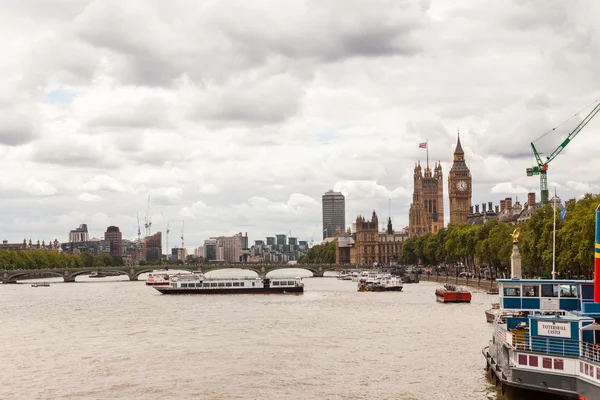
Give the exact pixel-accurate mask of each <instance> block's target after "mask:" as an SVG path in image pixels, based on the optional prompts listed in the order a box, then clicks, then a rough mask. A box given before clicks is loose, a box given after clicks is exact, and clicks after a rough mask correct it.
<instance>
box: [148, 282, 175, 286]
mask: <svg viewBox="0 0 600 400" xmlns="http://www.w3.org/2000/svg"><path fill="white" fill-rule="evenodd" d="M169 284H170V282H169V281H165V282H146V286H169Z"/></svg>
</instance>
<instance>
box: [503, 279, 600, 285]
mask: <svg viewBox="0 0 600 400" xmlns="http://www.w3.org/2000/svg"><path fill="white" fill-rule="evenodd" d="M496 282H498V283H559V284H563V285H567V284H582V283H590V284H593V283H594V281H591V280H581V279H579V280H575V279H515V278H513V279H496Z"/></svg>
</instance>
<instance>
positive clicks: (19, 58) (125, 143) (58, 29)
mask: <svg viewBox="0 0 600 400" xmlns="http://www.w3.org/2000/svg"><path fill="white" fill-rule="evenodd" d="M21 3H23V4H21ZM59 3H60V4H59ZM364 4H366V3H360V2H347V1H327V2H318V3H317V2H315V3H313V2H300V1H296V2H294V1H290V2H285V3H281V4H279V3H266V2H264V3H254V2H253V3H252V4H250V3H246V2H229V1H224V2H219V3H214V4H213V3H203V6H202V7H200V6H198V5H197V2H192V1H190V2H185V1H181V2H174V3H169V4H167V3H164V4H163V3H160V4H158V3H151V2H134V1H132V2H127V3H123V2H118V1H92V0H89V1H86V0H77V1H69V2H62V3H61V2H52V5H49V4H45V3H39V4H31V3H27V4H25V3H24V2H12V3H9V4H6V5H3V6H2V11H3V12H2V13H0V21H1V22H2V26H3V35H0V44H2V45H3V46H2V47H3V49H4V52H5V54H6V56H5V57H3V58H2V60H1V61H0V88H1V89H2V90H1V91H0V104H1V105H2V107H0V154H2V158H1V159H0V160H1V161H0V163H1V164H0V193H2V199H3V210H4V212H3V213H2V214H1V217H0V232H1V237H0V239H6V240H8V241H9V242H16V243H18V242H22V240H23V238H28V239H29V238H31V239H33V240H34V241H35V240H37V239H38V238H39V239H40V241H41V240H43V239H45V240H46V241H48V240H54V239H55V238H57V239H58V240H59V241H60V242H65V241H66V239H67V237H68V232H69V231H70V230H73V229H76V228H77V227H78V226H80V225H81V224H87V226H88V227H89V232H90V237H92V236H95V237H101V235H102V234H103V233H104V231H105V229H106V228H107V227H108V226H112V225H114V226H118V227H119V228H120V231H121V233H122V235H123V238H127V239H136V238H137V231H138V223H137V215H138V214H139V217H140V226H141V231H142V234H143V232H144V217H145V215H146V209H147V198H148V196H150V216H151V218H152V222H153V224H152V233H155V232H158V231H162V232H163V245H165V244H166V243H165V242H166V238H165V236H166V233H165V231H166V226H167V223H169V225H170V230H171V232H170V235H169V247H171V248H172V247H178V246H179V245H180V239H179V237H180V236H181V230H182V221H183V220H185V238H186V240H185V244H186V248H188V249H191V248H195V247H198V246H200V245H202V243H203V241H204V240H205V239H208V238H210V237H213V236H220V235H233V234H235V233H237V232H240V231H243V232H248V234H249V236H250V237H251V238H252V240H254V239H256V238H265V237H268V236H272V235H274V234H278V233H285V234H289V231H291V232H292V235H293V236H295V237H298V238H299V239H300V240H308V241H310V240H311V238H314V239H315V242H317V243H318V242H319V239H320V238H321V237H322V232H319V231H320V230H321V229H322V228H320V227H321V226H322V210H321V196H322V194H323V193H324V192H325V191H327V190H328V189H332V190H334V191H339V192H341V193H343V194H344V196H345V197H346V199H345V208H346V215H345V220H346V224H347V225H348V224H349V222H351V221H353V220H355V219H356V217H357V216H358V215H364V214H366V213H368V215H370V213H371V212H372V210H376V211H377V214H378V215H379V217H380V219H381V220H382V221H383V220H385V221H387V219H388V217H389V216H391V218H392V221H393V224H394V227H397V228H403V227H405V226H407V225H408V215H409V212H408V209H409V206H410V202H411V195H412V193H413V186H412V175H413V168H414V164H415V162H417V161H419V160H420V162H421V165H424V164H425V163H426V153H425V149H421V148H419V143H422V142H425V141H427V143H428V149H429V162H430V164H431V166H433V165H434V163H435V162H438V161H439V162H441V165H442V170H443V171H444V191H445V199H444V201H445V202H444V223H445V224H447V223H448V222H449V215H450V214H449V210H448V201H447V178H448V171H450V167H451V165H452V156H453V150H454V148H455V144H456V131H457V128H460V135H461V141H462V146H463V149H464V152H465V159H466V161H467V165H468V167H469V169H470V171H471V172H472V173H473V182H472V184H473V187H472V191H473V193H472V203H473V204H481V203H487V202H489V201H492V202H494V204H498V202H499V201H500V200H502V199H504V198H506V197H512V198H513V199H515V197H517V196H518V198H519V200H520V201H521V202H524V201H525V200H526V198H527V193H529V192H535V193H536V194H537V196H538V198H539V179H538V178H537V177H527V176H526V172H525V170H526V168H528V167H532V166H533V165H534V161H533V160H532V157H531V151H530V145H529V143H530V142H531V141H534V140H535V139H537V138H538V137H540V136H542V135H543V134H545V133H546V132H548V131H549V130H551V129H552V128H554V127H557V126H559V125H560V127H559V128H558V129H557V131H554V132H552V133H550V134H549V135H548V136H545V137H544V138H543V139H541V140H540V141H539V142H536V146H537V147H538V150H539V151H541V152H542V153H544V156H545V155H548V154H550V152H551V151H552V150H553V149H554V148H555V147H556V146H557V145H558V144H559V143H560V142H561V140H562V139H563V138H564V136H565V135H566V133H568V132H569V130H570V129H572V128H573V127H574V126H575V125H576V123H577V122H578V121H579V120H581V118H582V116H579V117H576V118H574V119H572V120H570V121H568V122H567V123H566V124H563V125H561V123H563V121H565V120H567V119H568V118H569V117H571V116H573V115H574V114H575V113H577V112H579V111H580V110H582V109H584V107H586V106H588V105H589V104H590V103H592V102H593V101H594V100H596V99H597V98H598V97H599V96H600V92H598V91H597V90H596V89H595V87H594V85H593V84H592V82H597V81H598V78H599V77H598V75H599V74H600V72H599V71H598V70H597V68H596V67H595V66H596V65H597V61H598V60H599V59H600V46H598V43H599V42H600V32H599V29H600V28H598V27H597V24H596V22H595V20H594V18H593V16H595V15H597V14H598V12H600V4H596V3H585V4H584V3H583V2H577V1H575V2H569V3H564V2H548V3H547V4H546V6H545V7H539V6H538V5H536V4H534V3H529V2H523V3H520V2H510V3H498V4H483V3H479V2H475V1H466V0H461V1H456V2H446V1H439V0H438V1H435V0H432V1H430V2H390V1H380V2H370V3H368V7H367V6H364ZM594 10H596V11H594ZM117 15H118V16H119V17H118V18H116V17H115V16H117ZM257 15H260V16H261V17H260V18H257V17H256V16H257ZM266 20H268V21H269V22H268V24H266V25H265V21H266ZM265 26H268V29H266V28H265ZM198 38H208V40H198ZM40 66H44V67H43V68H40ZM587 111H589V108H588V109H587ZM584 115H585V113H584ZM599 132H600V117H598V119H594V120H592V121H591V122H590V123H589V124H588V126H587V127H586V128H585V129H584V130H583V131H582V132H581V133H580V134H579V136H578V137H577V139H575V140H574V141H573V142H572V143H571V144H569V147H568V148H567V149H566V150H565V151H564V152H563V153H561V154H560V155H559V156H558V157H557V158H556V160H554V161H553V162H552V164H550V167H549V170H548V186H549V187H550V191H551V192H552V193H554V188H555V187H556V189H557V192H558V195H559V197H561V198H562V199H570V198H578V197H580V196H581V195H582V194H584V193H586V192H594V193H597V192H598V191H600V187H599V186H598V184H597V182H599V181H600V171H597V170H596V169H595V168H593V167H594V165H593V162H594V157H593V155H594V153H593V152H591V151H590V149H595V148H600V135H598V133H599ZM388 210H390V211H389V212H388ZM388 214H390V215H388ZM315 227H317V228H315ZM315 230H316V232H315Z"/></svg>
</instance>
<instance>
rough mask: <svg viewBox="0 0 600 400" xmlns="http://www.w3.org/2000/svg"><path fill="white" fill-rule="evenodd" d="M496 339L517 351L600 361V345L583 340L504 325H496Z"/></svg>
mask: <svg viewBox="0 0 600 400" xmlns="http://www.w3.org/2000/svg"><path fill="white" fill-rule="evenodd" d="M494 336H495V337H496V341H500V342H503V343H504V344H506V345H507V347H510V348H512V349H514V350H517V351H527V352H532V353H541V354H552V355H560V356H570V357H579V358H583V359H585V360H588V361H593V362H597V363H600V346H599V345H596V344H593V343H588V342H584V341H581V340H573V339H561V338H551V337H541V336H534V337H531V336H530V335H529V331H528V330H517V329H512V330H510V331H509V330H507V329H506V328H505V327H504V325H501V324H496V325H495V327H494Z"/></svg>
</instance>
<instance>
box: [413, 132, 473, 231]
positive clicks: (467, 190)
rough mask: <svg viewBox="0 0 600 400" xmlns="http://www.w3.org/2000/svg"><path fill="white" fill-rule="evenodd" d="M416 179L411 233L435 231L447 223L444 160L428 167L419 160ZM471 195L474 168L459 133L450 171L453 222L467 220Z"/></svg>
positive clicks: (449, 188)
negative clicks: (466, 156) (472, 169)
mask: <svg viewBox="0 0 600 400" xmlns="http://www.w3.org/2000/svg"><path fill="white" fill-rule="evenodd" d="M413 180H414V191H413V198H412V203H411V205H410V210H409V222H408V231H409V235H410V236H414V235H421V234H424V233H427V232H431V233H436V232H438V231H439V230H440V229H442V228H443V227H444V179H443V173H442V165H441V163H440V162H436V163H434V166H433V169H432V168H431V167H430V166H429V162H427V165H425V167H422V166H421V163H420V162H417V164H416V165H415V169H414V174H413ZM471 196H472V179H471V172H470V171H469V167H467V164H466V163H465V152H464V151H463V148H462V145H461V144H460V135H459V136H458V139H457V141H456V148H455V150H454V160H453V163H452V167H451V168H450V173H449V175H448V199H449V201H450V203H449V209H450V223H451V224H459V223H463V222H467V217H468V216H469V210H470V208H471Z"/></svg>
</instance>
